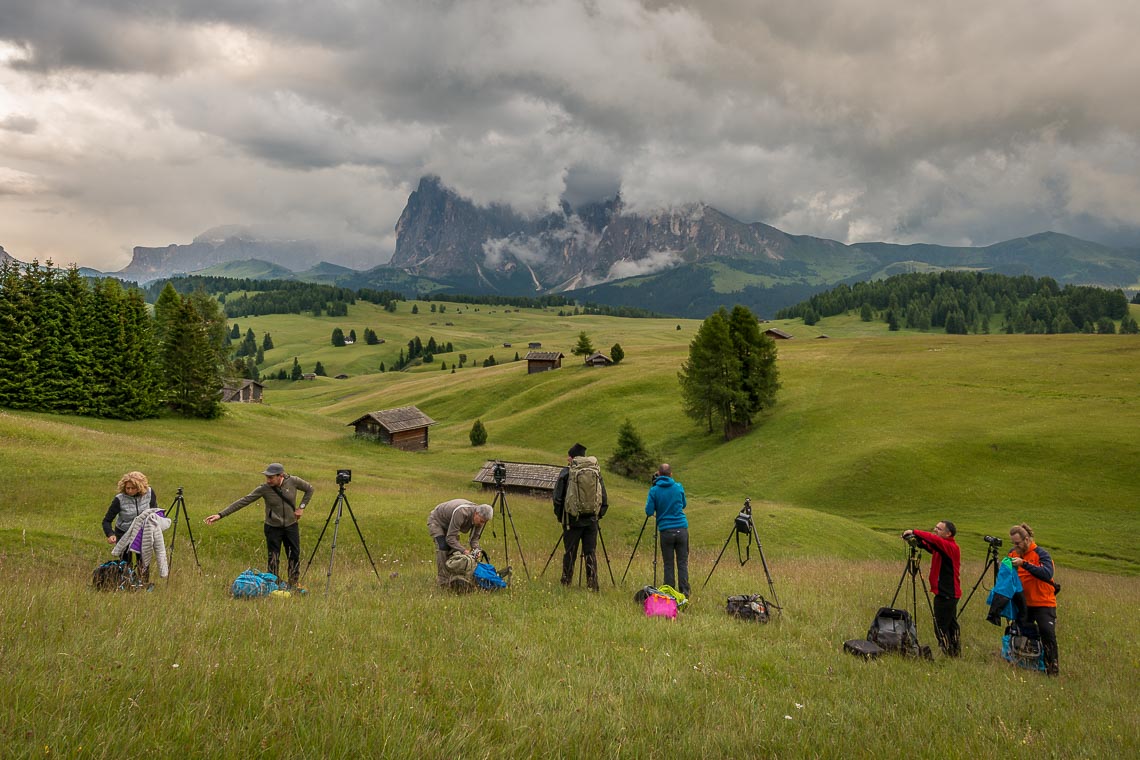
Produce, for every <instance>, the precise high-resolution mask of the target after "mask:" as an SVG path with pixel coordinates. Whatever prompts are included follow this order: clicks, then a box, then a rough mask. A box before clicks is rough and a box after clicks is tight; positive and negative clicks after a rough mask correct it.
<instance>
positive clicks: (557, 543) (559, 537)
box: [538, 533, 562, 578]
mask: <svg viewBox="0 0 1140 760" xmlns="http://www.w3.org/2000/svg"><path fill="white" fill-rule="evenodd" d="M561 545H562V534H561V533H559V534H558V540H557V541H555V542H554V548H553V549H551V550H550V556H549V557H547V558H546V564H545V565H543V566H542V572H541V573H539V574H538V577H539V578H541V577H542V576H544V575H546V568H548V567H550V560H552V559H554V553H555V552H556V551H558V547H559V546H561Z"/></svg>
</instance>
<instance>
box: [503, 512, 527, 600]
mask: <svg viewBox="0 0 1140 760" xmlns="http://www.w3.org/2000/svg"><path fill="white" fill-rule="evenodd" d="M503 512H505V513H506V515H507V522H509V523H510V524H511V532H512V533H514V535H515V547H516V548H518V550H519V560H520V561H521V562H522V566H523V572H524V573H526V579H527V580H528V581H529V580H530V570H529V569H528V568H527V566H526V555H525V554H523V550H522V542H520V541H519V532H518V529H517V528H515V518H514V517H512V516H511V509H510V507H508V506H507V497H506V496H504V497H503ZM506 540H507V531H506V530H505V529H504V530H503V542H504V543H505V542H506Z"/></svg>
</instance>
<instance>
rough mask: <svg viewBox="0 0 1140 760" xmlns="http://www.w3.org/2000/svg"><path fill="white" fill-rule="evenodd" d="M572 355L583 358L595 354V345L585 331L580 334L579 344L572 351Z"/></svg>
mask: <svg viewBox="0 0 1140 760" xmlns="http://www.w3.org/2000/svg"><path fill="white" fill-rule="evenodd" d="M570 353H572V354H574V355H575V356H581V357H583V358H585V357H587V356H589V355H590V354H592V353H594V344H593V343H591V342H590V336H589V335H587V334H586V331H585V330H583V331H582V332H580V333H578V343H577V344H576V345H575V346H574V348H573V349H571V351H570Z"/></svg>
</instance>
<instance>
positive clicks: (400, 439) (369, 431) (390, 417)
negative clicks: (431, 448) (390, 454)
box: [348, 406, 435, 451]
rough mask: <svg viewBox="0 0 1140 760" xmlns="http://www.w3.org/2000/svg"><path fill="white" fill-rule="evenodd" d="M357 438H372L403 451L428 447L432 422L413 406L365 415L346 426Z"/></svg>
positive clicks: (433, 421) (433, 422)
mask: <svg viewBox="0 0 1140 760" xmlns="http://www.w3.org/2000/svg"><path fill="white" fill-rule="evenodd" d="M348 424H349V425H351V426H352V427H354V428H356V435H357V437H359V438H372V439H374V440H377V441H380V442H382V443H386V444H388V445H389V446H395V447H396V448H397V449H401V450H403V451H419V450H420V449H426V448H427V447H428V427H429V426H431V425H434V424H435V420H433V419H432V418H431V417H428V416H427V415H426V414H424V413H423V412H421V411H420V410H419V409H417V408H416V407H414V406H401V407H398V408H396V409H384V410H383V411H379V412H369V413H368V414H366V415H364V416H363V417H360V418H359V419H355V420H353V421H352V422H350V423H348Z"/></svg>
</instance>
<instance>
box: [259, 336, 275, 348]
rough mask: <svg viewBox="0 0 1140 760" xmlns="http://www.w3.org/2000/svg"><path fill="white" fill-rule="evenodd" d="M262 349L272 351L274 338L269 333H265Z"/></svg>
mask: <svg viewBox="0 0 1140 760" xmlns="http://www.w3.org/2000/svg"><path fill="white" fill-rule="evenodd" d="M261 350H262V351H272V350H273V338H271V337H270V335H269V333H265V336H264V337H263V338H262V339H261Z"/></svg>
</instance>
